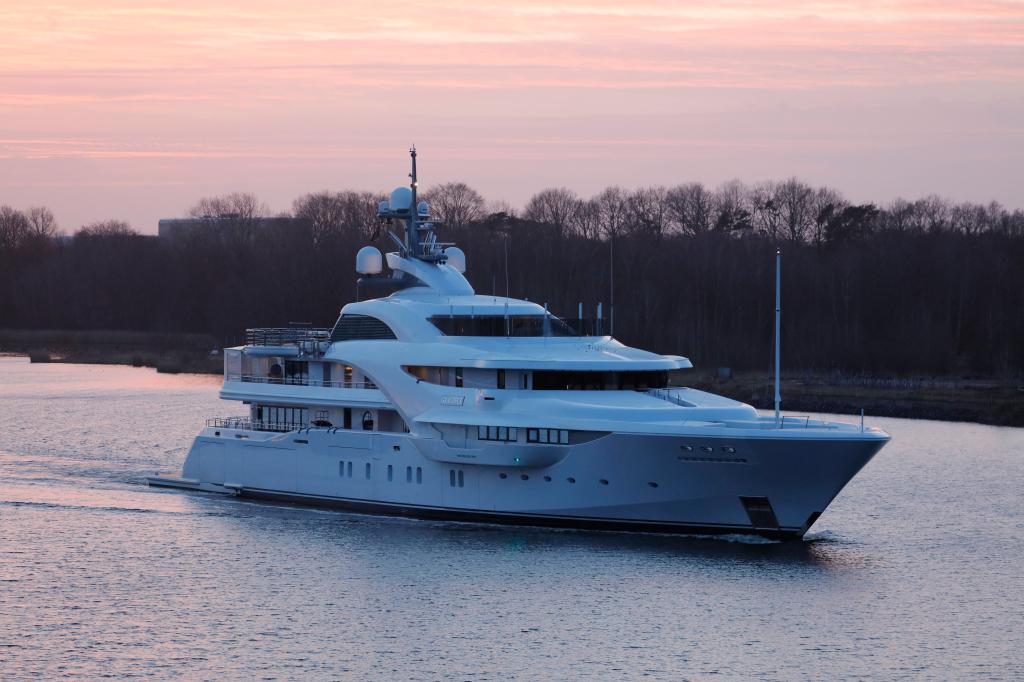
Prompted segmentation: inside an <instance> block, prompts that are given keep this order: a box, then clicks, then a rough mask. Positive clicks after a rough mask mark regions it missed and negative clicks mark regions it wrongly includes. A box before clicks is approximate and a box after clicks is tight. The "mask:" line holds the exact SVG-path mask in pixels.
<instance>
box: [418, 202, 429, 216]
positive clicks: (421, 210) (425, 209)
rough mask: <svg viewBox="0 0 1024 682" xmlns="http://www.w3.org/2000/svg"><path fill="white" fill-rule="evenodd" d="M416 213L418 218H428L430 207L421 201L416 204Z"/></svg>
mask: <svg viewBox="0 0 1024 682" xmlns="http://www.w3.org/2000/svg"><path fill="white" fill-rule="evenodd" d="M416 213H418V214H419V215H420V216H428V215H430V206H428V205H427V202H425V201H421V202H420V203H418V204H416Z"/></svg>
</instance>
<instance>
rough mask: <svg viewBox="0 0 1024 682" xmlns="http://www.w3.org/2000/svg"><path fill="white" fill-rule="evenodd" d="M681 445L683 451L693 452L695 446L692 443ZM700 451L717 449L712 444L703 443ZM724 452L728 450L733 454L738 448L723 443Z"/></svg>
mask: <svg viewBox="0 0 1024 682" xmlns="http://www.w3.org/2000/svg"><path fill="white" fill-rule="evenodd" d="M679 447H680V448H681V449H682V450H683V452H693V446H692V445H680V446H679ZM700 451H701V452H714V451H715V449H714V448H713V447H711V446H710V445H702V446H700ZM722 452H728V453H729V454H730V455H732V454H735V453H736V448H734V447H732V446H729V445H723V446H722Z"/></svg>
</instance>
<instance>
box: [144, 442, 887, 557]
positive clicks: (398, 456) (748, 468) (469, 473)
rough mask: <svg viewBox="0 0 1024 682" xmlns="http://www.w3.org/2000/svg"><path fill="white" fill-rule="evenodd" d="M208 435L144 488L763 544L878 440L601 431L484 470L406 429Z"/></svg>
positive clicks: (798, 529)
mask: <svg viewBox="0 0 1024 682" xmlns="http://www.w3.org/2000/svg"><path fill="white" fill-rule="evenodd" d="M207 431H208V432H204V434H203V435H200V436H199V437H198V438H197V439H196V442H195V443H194V445H193V447H192V450H191V451H190V453H189V457H188V459H187V460H186V464H185V468H184V472H183V478H181V479H173V478H166V477H165V478H159V477H158V478H153V479H150V483H151V484H152V485H157V486H165V487H180V488H186V489H190V490H205V491H217V492H226V493H231V494H236V495H239V496H242V497H249V498H254V499H266V500H276V501H284V502H290V503H297V504H303V505H312V506H320V507H333V508H338V509H345V510H349V511H354V512H359V513H367V514H384V515H395V516H407V517H416V518H425V519H443V520H452V521H465V522H475V523H501V524H514V525H533V526H547V527H559V528H582V529H595V530H617V531H634V532H636V531H640V532H657V533H677V534H723V533H743V534H757V535H762V536H766V537H771V538H799V537H801V536H803V534H804V533H806V532H807V530H808V529H809V528H810V526H811V525H812V524H813V523H814V522H815V520H816V519H817V518H818V516H819V515H820V514H821V513H822V512H824V511H825V509H826V508H827V507H828V505H829V504H830V503H831V501H832V500H833V499H834V497H835V496H836V495H837V494H838V493H839V492H840V490H842V488H843V487H844V486H845V485H846V484H847V482H849V480H850V479H851V478H853V476H854V475H855V474H856V473H857V472H858V471H859V470H860V469H861V468H862V467H863V466H864V465H865V464H866V463H867V462H868V461H870V459H871V458H872V457H873V456H874V455H875V453H876V452H878V450H879V449H880V448H881V447H882V446H883V445H884V444H885V442H886V439H885V438H881V437H876V436H873V435H870V436H867V437H853V436H848V437H845V438H837V437H827V436H823V435H821V434H818V435H816V434H814V433H805V434H798V433H792V434H788V433H783V434H781V436H785V437H781V436H780V434H779V433H778V432H776V433H774V434H771V435H766V436H765V437H750V436H724V437H722V436H708V435H703V434H693V435H687V434H680V435H671V436H664V435H639V434H608V435H606V436H604V437H602V438H598V439H596V440H593V441H590V442H587V443H583V444H579V445H573V446H568V447H565V450H566V452H565V453H564V455H562V456H561V457H560V458H558V459H557V461H556V462H555V463H554V464H551V465H548V466H542V467H537V466H519V465H517V464H516V462H515V460H516V456H515V453H516V449H517V447H521V446H517V445H516V444H507V445H503V447H504V448H507V450H508V455H507V461H508V463H507V464H506V465H500V464H499V465H495V464H487V465H479V464H456V463H452V462H449V461H435V460H432V459H428V458H426V457H424V456H423V455H422V454H421V452H420V449H421V448H419V447H417V446H416V443H415V441H416V440H417V437H416V436H413V435H411V434H387V433H373V434H366V433H360V432H344V431H333V432H332V431H328V430H315V429H314V430H309V431H304V432H293V433H289V434H262V435H257V434H254V433H253V432H250V433H247V434H242V433H235V432H231V431H224V430H221V431H215V432H213V431H211V430H210V429H208V430H207ZM214 434H218V435H214ZM254 436H255V437H254ZM431 446H432V448H431V451H433V452H436V449H437V442H436V441H434V442H432V443H431ZM551 447H561V446H551ZM454 449H456V450H464V451H465V455H466V456H467V457H471V456H472V452H473V451H472V450H471V449H470V448H454ZM449 459H450V458H449ZM491 459H493V457H492V458H491ZM179 482H180V485H179V484H178V483H179Z"/></svg>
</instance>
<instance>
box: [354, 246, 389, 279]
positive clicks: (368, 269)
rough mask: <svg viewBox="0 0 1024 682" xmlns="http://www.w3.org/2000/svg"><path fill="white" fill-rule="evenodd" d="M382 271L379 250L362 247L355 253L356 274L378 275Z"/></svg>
mask: <svg viewBox="0 0 1024 682" xmlns="http://www.w3.org/2000/svg"><path fill="white" fill-rule="evenodd" d="M382 270H384V257H383V256H381V254H380V249H378V248H376V247H374V246H364V247H363V248H361V249H359V252H358V253H356V272H358V273H359V274H361V275H379V274H380V273H381V271H382Z"/></svg>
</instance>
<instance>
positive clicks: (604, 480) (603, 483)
mask: <svg viewBox="0 0 1024 682" xmlns="http://www.w3.org/2000/svg"><path fill="white" fill-rule="evenodd" d="M599 483H600V484H601V485H608V479H607V478H602V479H601V480H600V481H599Z"/></svg>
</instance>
